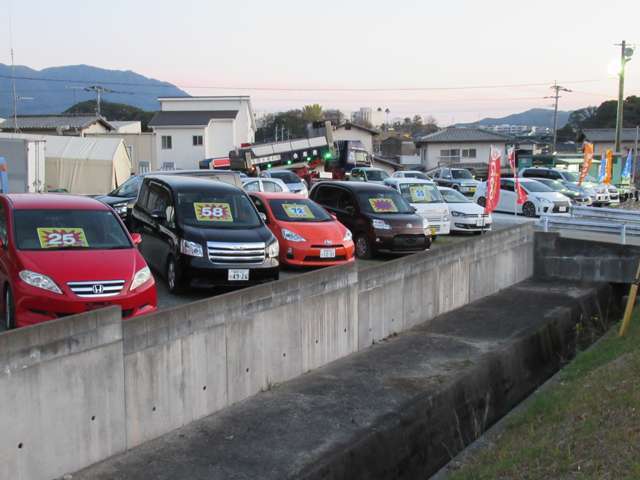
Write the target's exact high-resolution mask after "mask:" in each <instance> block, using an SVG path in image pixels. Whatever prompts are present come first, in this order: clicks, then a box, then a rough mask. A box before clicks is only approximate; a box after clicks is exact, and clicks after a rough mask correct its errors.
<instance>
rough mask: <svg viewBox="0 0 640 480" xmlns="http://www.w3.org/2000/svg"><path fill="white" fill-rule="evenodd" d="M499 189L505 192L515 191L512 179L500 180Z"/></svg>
mask: <svg viewBox="0 0 640 480" xmlns="http://www.w3.org/2000/svg"><path fill="white" fill-rule="evenodd" d="M500 190H505V191H507V192H515V187H514V185H513V181H512V180H500Z"/></svg>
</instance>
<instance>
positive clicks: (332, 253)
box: [320, 248, 336, 258]
mask: <svg viewBox="0 0 640 480" xmlns="http://www.w3.org/2000/svg"><path fill="white" fill-rule="evenodd" d="M320 258H336V249H335V248H321V249H320Z"/></svg>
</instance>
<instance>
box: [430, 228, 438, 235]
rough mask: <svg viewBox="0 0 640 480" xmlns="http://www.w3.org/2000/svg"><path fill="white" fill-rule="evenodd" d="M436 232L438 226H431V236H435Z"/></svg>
mask: <svg viewBox="0 0 640 480" xmlns="http://www.w3.org/2000/svg"><path fill="white" fill-rule="evenodd" d="M437 233H438V227H431V236H435V235H436V234H437Z"/></svg>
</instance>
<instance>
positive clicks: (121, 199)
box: [93, 195, 136, 205]
mask: <svg viewBox="0 0 640 480" xmlns="http://www.w3.org/2000/svg"><path fill="white" fill-rule="evenodd" d="M93 198H95V199H96V200H99V201H101V202H102V203H106V204H107V205H116V204H118V203H130V202H132V201H134V200H135V199H136V198H135V197H111V196H109V195H96V196H95V197H93Z"/></svg>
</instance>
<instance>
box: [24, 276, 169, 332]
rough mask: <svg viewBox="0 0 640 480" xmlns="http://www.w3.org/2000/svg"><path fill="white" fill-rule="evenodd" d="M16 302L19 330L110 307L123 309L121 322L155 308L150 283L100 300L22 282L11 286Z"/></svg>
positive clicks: (151, 283) (152, 282)
mask: <svg viewBox="0 0 640 480" xmlns="http://www.w3.org/2000/svg"><path fill="white" fill-rule="evenodd" d="M12 290H13V295H14V299H15V300H14V301H15V318H16V325H17V326H18V327H24V326H27V325H35V324H37V323H42V322H46V321H49V320H54V319H56V318H62V317H66V316H69V315H75V314H78V313H84V312H88V311H91V310H97V309H99V308H104V307H109V306H112V305H115V306H118V307H120V308H121V309H122V317H123V318H124V319H127V318H133V317H137V316H140V315H145V314H147V313H151V312H154V311H155V310H156V309H157V303H158V302H157V294H156V285H155V281H153V280H151V281H149V282H147V283H146V284H144V285H142V286H141V287H138V288H137V289H136V290H135V291H133V292H127V293H126V294H123V295H117V296H114V297H106V298H100V299H91V298H81V297H77V296H72V295H73V293H63V294H57V293H53V292H49V291H47V290H42V289H39V288H35V287H32V286H30V285H27V284H25V283H23V282H21V281H18V282H16V283H15V284H14V285H13V286H12Z"/></svg>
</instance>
